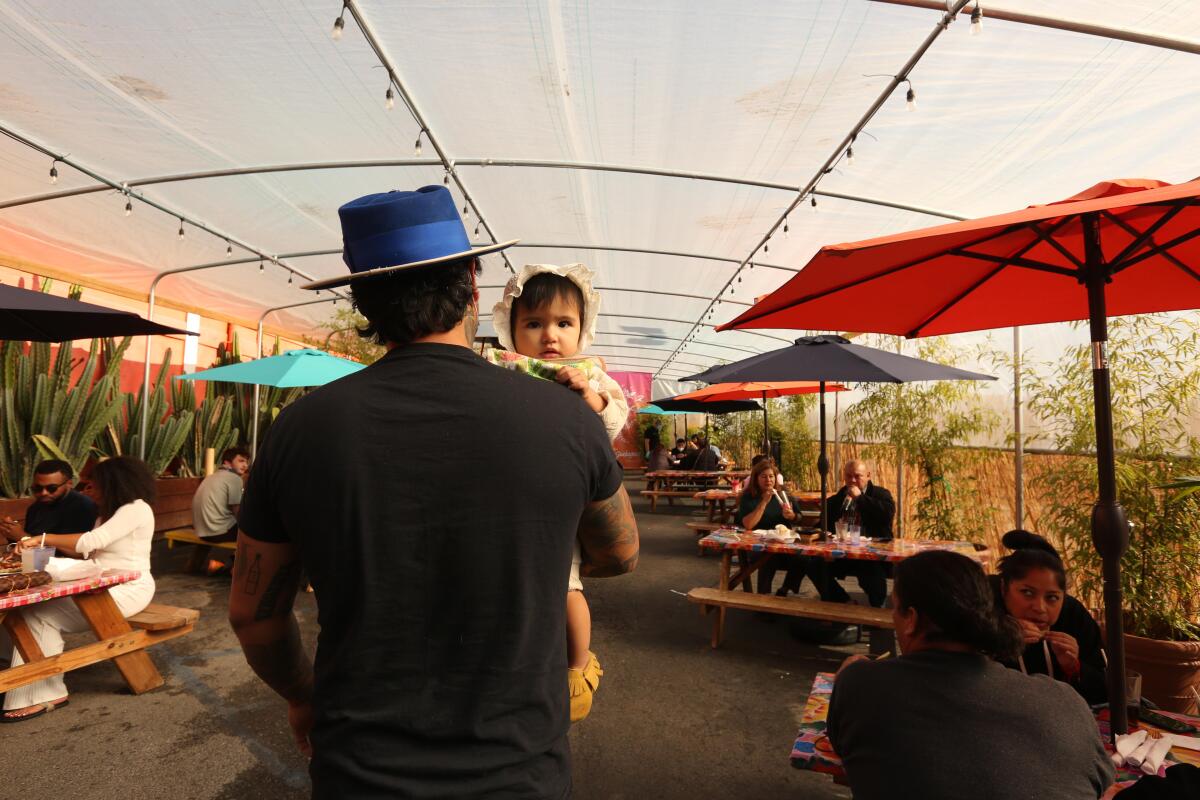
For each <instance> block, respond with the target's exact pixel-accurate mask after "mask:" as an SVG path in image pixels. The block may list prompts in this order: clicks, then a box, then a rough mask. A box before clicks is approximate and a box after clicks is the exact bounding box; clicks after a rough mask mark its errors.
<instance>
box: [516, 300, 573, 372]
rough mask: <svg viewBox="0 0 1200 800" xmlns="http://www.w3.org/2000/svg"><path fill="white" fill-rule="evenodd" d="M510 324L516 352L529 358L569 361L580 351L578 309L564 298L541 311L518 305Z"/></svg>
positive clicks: (547, 304)
mask: <svg viewBox="0 0 1200 800" xmlns="http://www.w3.org/2000/svg"><path fill="white" fill-rule="evenodd" d="M516 311H517V313H516V324H515V325H513V339H514V342H513V344H514V345H515V346H516V348H517V352H518V353H520V354H521V355H523V356H529V357H531V358H542V359H547V358H569V357H571V356H573V355H575V354H576V353H578V352H579V333H580V328H579V309H577V308H576V307H575V304H574V303H573V302H571V301H570V300H569V299H567V298H565V297H555V298H554V299H553V300H551V301H550V302H549V303H546V304H545V305H543V306H542V307H541V308H535V309H532V310H531V309H527V308H525V307H523V306H518V307H517V309H516Z"/></svg>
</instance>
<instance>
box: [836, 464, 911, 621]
mask: <svg viewBox="0 0 1200 800" xmlns="http://www.w3.org/2000/svg"><path fill="white" fill-rule="evenodd" d="M842 481H843V484H844V485H843V486H842V488H841V489H840V490H839V491H838V493H837V494H835V495H834V496H833V497H830V498H829V499H828V500H826V501H825V511H826V519H827V520H828V529H829V530H830V531H834V530H836V528H835V527H834V525H835V523H837V522H838V520H840V519H843V518H845V519H846V520H848V521H851V520H856V521H857V524H858V525H860V526H861V527H862V535H863V536H866V537H869V538H871V539H891V538H892V520H893V519H895V517H896V501H895V500H893V499H892V493H891V492H889V491H888V490H887V489H884V488H883V487H882V486H876V485H875V484H873V483H871V468H870V467H868V466H867V465H866V462H863V461H859V460H857V459H855V460H852V461H847V462H846V463H845V465H844V466H843V467H842ZM830 572H831V573H832V574H831V575H830V576H829V578H828V580H827V584H826V586H825V588H824V590H823V591H822V593H821V598H822V599H823V600H832V601H834V602H838V603H844V602H846V601H848V600H849V599H850V596H849V595H848V594H846V590H845V589H843V588H842V587H841V585H840V584H839V583H838V582H837V580H836V578H844V577H846V576H847V575H853V576H855V577H856V578H858V585H859V586H860V587H862V590H863V592H865V593H866V595H867V600H869V601H870V603H871V605H873V606H875V607H876V608H880V607H882V606H883V603H884V601H886V600H887V566H886V565H885V564H884V563H883V562H881V561H850V560H848V559H841V560H840V561H837V562H834V564H833V565H832V570H830Z"/></svg>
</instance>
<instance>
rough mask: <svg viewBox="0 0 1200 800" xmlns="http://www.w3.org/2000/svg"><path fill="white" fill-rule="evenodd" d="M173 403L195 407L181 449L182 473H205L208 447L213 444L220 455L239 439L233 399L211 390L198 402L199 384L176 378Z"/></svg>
mask: <svg viewBox="0 0 1200 800" xmlns="http://www.w3.org/2000/svg"><path fill="white" fill-rule="evenodd" d="M171 404H172V405H173V406H174V407H175V408H177V409H178V408H191V409H194V410H195V413H194V414H193V415H192V425H191V428H190V429H189V430H188V432H187V436H186V438H185V439H184V443H183V447H182V448H181V450H180V453H179V460H180V464H179V474H180V476H182V477H197V476H200V475H203V474H204V453H205V451H206V450H207V449H208V448H210V447H211V448H212V449H213V450H214V451H215V453H216V457H217V458H220V457H221V453H223V452H224V451H225V450H226V449H227V448H230V447H233V446H234V445H235V444H237V442H238V434H239V431H238V429H237V428H235V427H233V401H232V399H231V398H230V397H228V396H224V395H218V394H215V393H213V392H211V391H209V392H206V393H205V395H204V400H203V402H201V403H200V405H199V406H197V405H196V387H195V384H194V383H193V382H192V381H175V384H174V385H173V386H172V387H171Z"/></svg>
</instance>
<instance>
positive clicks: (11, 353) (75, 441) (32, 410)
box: [0, 340, 123, 497]
mask: <svg viewBox="0 0 1200 800" xmlns="http://www.w3.org/2000/svg"><path fill="white" fill-rule="evenodd" d="M71 352H72V343H71V342H63V343H61V344H60V345H59V346H58V352H57V354H56V355H55V356H54V357H53V359H51V348H50V345H49V344H48V343H46V342H33V343H30V344H29V345H28V349H26V344H25V343H24V342H14V341H5V342H0V364H2V365H3V368H2V370H0V418H2V421H0V492H3V494H4V495H5V496H7V497H19V496H20V495H21V494H23V493H24V492H25V491H26V490H27V487H28V486H29V485H30V484H31V483H32V482H33V468H34V467H35V466H36V465H37V462H38V461H40V460H42V459H44V458H60V459H62V460H64V461H66V462H67V463H69V464H70V465H71V467H72V469H74V470H75V471H76V473H78V472H79V471H80V470H82V469H83V466H84V464H86V463H87V460H88V458H89V457H90V456H91V455H92V453H93V452H94V447H95V444H96V440H97V437H99V436H100V435H101V434H102V433H103V431H104V429H105V428H106V427H107V426H108V424H109V423H110V422H112V420H113V419H115V418H116V416H117V414H118V413H120V410H121V401H122V399H123V394H122V392H121V391H120V389H119V383H118V381H119V379H120V368H119V365H115V364H114V362H107V361H106V362H104V363H102V361H101V358H100V353H101V344H100V342H99V341H97V340H93V341H92V343H91V347H90V349H89V351H88V356H87V359H86V360H85V361H84V363H83V367H82V370H81V371H80V373H79V377H78V378H77V379H75V380H74V381H72V379H71V375H72V373H73V371H74V368H75V367H76V366H77V365H76V364H75V363H73V361H72V358H71ZM110 366H115V367H116V368H115V369H113V370H112V371H110V369H109V367H110Z"/></svg>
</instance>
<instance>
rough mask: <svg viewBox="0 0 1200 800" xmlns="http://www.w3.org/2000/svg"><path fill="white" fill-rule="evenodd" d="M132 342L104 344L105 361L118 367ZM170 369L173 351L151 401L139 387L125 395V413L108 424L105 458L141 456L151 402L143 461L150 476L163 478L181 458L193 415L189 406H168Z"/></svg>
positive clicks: (167, 355)
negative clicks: (123, 455)
mask: <svg viewBox="0 0 1200 800" xmlns="http://www.w3.org/2000/svg"><path fill="white" fill-rule="evenodd" d="M129 342H130V339H129V337H126V338H125V339H124V340H123V341H122V342H121V343H120V344H117V343H116V342H114V341H113V340H112V339H108V340H105V342H104V349H105V359H106V360H107V361H108V362H109V363H117V364H119V363H120V361H121V359H122V358H123V357H124V354H125V350H126V349H127V348H128V347H129ZM170 369H171V350H170V348H168V349H167V351H166V353H165V354H164V355H163V361H162V364H161V365H160V366H159V368H158V375H157V376H156V377H155V379H154V383H153V384H151V386H150V397H149V400H148V401H147V399H146V397H145V393H144V391H143V388H141V387H139V388H138V391H137V393H136V394H132V393H126V394H125V395H124V409H123V410H124V413H123V414H117V416H116V418H115V419H114V420H113V421H112V422H110V423H109V425H108V426H107V429H106V434H107V435H106V436H105V437H104V438H102V439H101V442H100V445H99V450H100V451H101V452H103V453H104V454H105V455H109V456H119V455H122V454H126V455H138V454H139V453H140V452H141V440H142V430H141V428H142V413H143V410H144V406H145V404H146V403H147V402H149V414H148V416H147V423H146V453H145V455H144V456H143V457H142V458H143V460H144V461H145V462H146V465H147V466H149V467H150V471H151V473H153V474H154V475H161V474H163V473H164V472H166V470H167V467H168V466H170V464H171V462H172V461H174V460H175V458H176V456H178V455H179V452H180V450H181V449H182V447H183V443H184V440H185V439H186V438H187V435H188V432H189V431H190V430H191V427H192V417H193V416H194V413H195V412H194V411H193V409H192V408H191V407H188V406H182V407H181V406H179V405H175V406H173V410H172V408H168V406H167V387H166V385H165V384H166V381H167V378H168V373H169V372H170Z"/></svg>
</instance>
